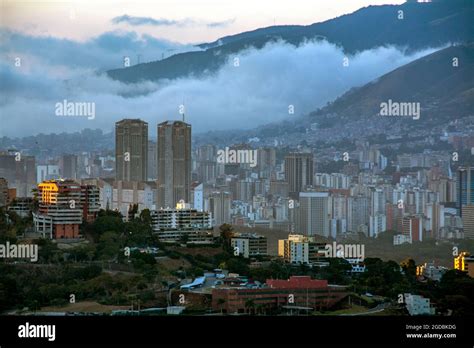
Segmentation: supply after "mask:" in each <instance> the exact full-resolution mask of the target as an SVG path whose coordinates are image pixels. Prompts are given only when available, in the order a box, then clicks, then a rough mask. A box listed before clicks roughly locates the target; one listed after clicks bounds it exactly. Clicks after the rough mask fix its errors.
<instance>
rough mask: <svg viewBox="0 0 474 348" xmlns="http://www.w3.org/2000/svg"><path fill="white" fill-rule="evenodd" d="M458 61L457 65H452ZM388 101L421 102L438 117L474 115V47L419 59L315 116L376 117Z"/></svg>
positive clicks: (436, 53) (423, 106)
mask: <svg viewBox="0 0 474 348" xmlns="http://www.w3.org/2000/svg"><path fill="white" fill-rule="evenodd" d="M454 58H457V59H458V60H457V62H458V66H457V67H455V66H453V59H454ZM388 99H392V100H393V101H399V102H419V103H420V104H421V107H422V109H426V110H430V112H429V113H428V114H431V115H438V116H437V117H442V118H444V116H446V117H449V116H452V115H453V113H455V114H456V116H457V117H460V116H465V115H466V114H468V113H471V114H474V44H473V43H470V44H466V45H459V46H451V47H448V48H445V49H443V50H440V51H438V52H435V53H432V54H430V55H428V56H425V57H423V58H420V59H417V60H415V61H413V62H411V63H409V64H407V65H404V66H402V67H400V68H398V69H395V70H394V71H392V72H390V73H388V74H386V75H384V76H382V77H380V78H379V79H377V80H376V81H372V82H371V83H368V84H366V85H364V86H363V87H360V88H354V89H352V90H350V91H349V92H348V93H346V94H344V95H343V96H341V97H340V98H338V99H337V100H336V101H334V103H332V104H331V105H330V106H328V107H326V108H323V109H321V110H319V111H318V112H316V113H314V114H313V116H315V115H318V114H319V115H322V114H337V115H339V116H340V117H342V118H354V117H357V118H366V117H370V116H373V115H377V114H378V113H379V111H380V103H382V102H386V101H387V100H388Z"/></svg>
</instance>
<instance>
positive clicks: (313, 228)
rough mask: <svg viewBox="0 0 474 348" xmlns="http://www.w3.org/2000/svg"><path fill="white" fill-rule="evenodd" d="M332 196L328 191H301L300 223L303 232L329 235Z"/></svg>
mask: <svg viewBox="0 0 474 348" xmlns="http://www.w3.org/2000/svg"><path fill="white" fill-rule="evenodd" d="M329 199H330V197H329V193H328V192H301V193H300V196H299V200H300V208H299V211H300V224H299V229H300V231H299V232H301V233H303V234H305V235H307V236H312V235H316V234H318V235H320V236H324V237H329V222H330V220H331V209H330V200H329Z"/></svg>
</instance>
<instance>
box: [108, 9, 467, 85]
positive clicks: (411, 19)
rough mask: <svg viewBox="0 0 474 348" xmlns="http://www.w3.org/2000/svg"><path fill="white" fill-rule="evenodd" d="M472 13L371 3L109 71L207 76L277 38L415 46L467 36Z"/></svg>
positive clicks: (128, 78)
mask: <svg viewBox="0 0 474 348" xmlns="http://www.w3.org/2000/svg"><path fill="white" fill-rule="evenodd" d="M398 11H403V12H402V13H399V12H398ZM473 13H474V12H473V8H472V3H470V2H469V1H465V0H450V1H438V2H433V3H405V4H403V5H400V6H395V5H385V6H369V7H366V8H363V9H360V10H358V11H356V12H354V13H351V14H348V15H344V16H340V17H338V18H335V19H331V20H328V21H325V22H322V23H315V24H312V25H308V26H299V25H288V26H272V27H268V28H261V29H257V30H254V31H250V32H245V33H240V34H237V35H232V36H227V37H224V38H221V39H218V40H216V41H214V42H211V43H205V44H201V45H199V47H200V48H203V49H206V50H205V51H199V52H186V53H181V54H177V55H174V56H171V57H169V58H167V59H164V60H161V61H156V62H151V63H146V64H139V65H135V66H132V67H129V68H124V69H115V70H110V71H109V72H108V74H109V76H111V77H112V78H114V79H117V80H119V81H123V82H138V81H142V80H159V79H163V78H166V79H173V78H179V77H185V76H203V75H206V74H208V73H212V72H215V71H216V70H218V69H219V68H220V67H221V66H222V65H224V64H226V62H227V61H228V58H229V56H233V55H238V53H239V52H240V51H242V50H246V49H247V48H249V47H254V48H256V49H261V48H262V47H264V46H265V44H267V43H269V42H272V41H276V40H281V41H284V42H288V43H291V44H293V45H300V44H302V43H304V42H306V41H307V40H315V39H317V40H322V39H325V40H327V41H329V42H330V43H334V44H336V45H338V46H340V47H342V48H343V51H344V52H345V53H347V54H354V53H355V52H359V51H364V50H369V49H372V48H374V47H379V46H386V45H392V46H396V47H400V48H406V49H407V50H408V51H416V50H420V49H425V48H428V47H439V46H442V45H445V44H446V43H449V42H463V41H466V40H468V39H469V38H471V37H472V35H473V33H472V30H469V25H467V23H469V22H470V20H471V19H472V18H473ZM400 16H402V17H403V18H402V17H400Z"/></svg>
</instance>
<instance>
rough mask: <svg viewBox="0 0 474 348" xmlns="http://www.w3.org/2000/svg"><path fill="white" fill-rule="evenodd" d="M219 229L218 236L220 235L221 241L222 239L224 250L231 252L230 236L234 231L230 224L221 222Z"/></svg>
mask: <svg viewBox="0 0 474 348" xmlns="http://www.w3.org/2000/svg"><path fill="white" fill-rule="evenodd" d="M219 230H220V236H221V241H222V246H223V248H224V250H225V251H227V252H232V248H231V244H230V241H231V238H232V236H233V235H234V231H233V228H232V226H231V225H229V224H223V225H221V226H220V227H219Z"/></svg>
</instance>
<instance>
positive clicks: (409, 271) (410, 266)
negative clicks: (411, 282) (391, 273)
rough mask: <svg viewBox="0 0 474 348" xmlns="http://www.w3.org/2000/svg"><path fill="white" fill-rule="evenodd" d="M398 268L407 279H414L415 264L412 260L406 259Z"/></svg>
mask: <svg viewBox="0 0 474 348" xmlns="http://www.w3.org/2000/svg"><path fill="white" fill-rule="evenodd" d="M400 266H401V267H402V269H403V271H404V272H405V274H406V275H407V276H408V277H412V278H415V277H416V263H415V261H414V260H413V259H411V258H407V259H405V260H403V261H402V262H400Z"/></svg>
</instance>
